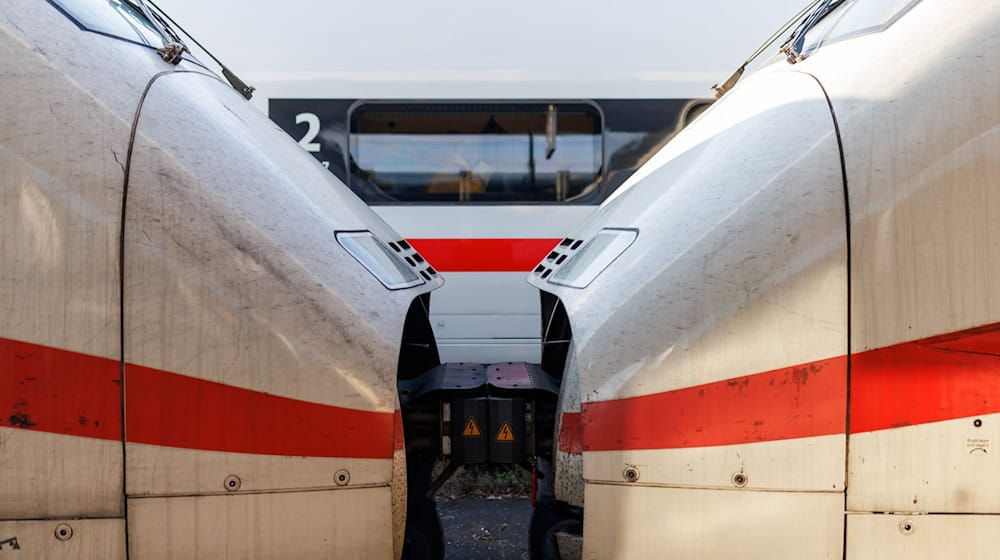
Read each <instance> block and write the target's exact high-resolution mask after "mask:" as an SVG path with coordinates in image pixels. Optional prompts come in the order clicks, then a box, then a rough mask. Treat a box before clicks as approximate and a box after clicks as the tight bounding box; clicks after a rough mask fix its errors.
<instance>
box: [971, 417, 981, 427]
mask: <svg viewBox="0 0 1000 560" xmlns="http://www.w3.org/2000/svg"><path fill="white" fill-rule="evenodd" d="M972 425H973V426H975V427H977V428H980V427H982V425H983V421H982V419H980V418H976V419H975V420H973V421H972Z"/></svg>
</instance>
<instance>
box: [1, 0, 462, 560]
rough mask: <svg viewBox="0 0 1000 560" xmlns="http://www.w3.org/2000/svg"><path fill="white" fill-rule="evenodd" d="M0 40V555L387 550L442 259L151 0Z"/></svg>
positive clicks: (11, 18)
mask: <svg viewBox="0 0 1000 560" xmlns="http://www.w3.org/2000/svg"><path fill="white" fill-rule="evenodd" d="M0 49H2V50H3V52H4V56H3V57H0V76H2V84H3V87H2V88H0V301H2V304H0V307H2V313H0V557H3V558H7V557H11V558H37V559H45V560H53V559H59V558H66V559H73V560H80V559H93V560H109V559H124V558H126V557H127V558H133V559H149V558H153V559H155V558H164V559H166V558H174V559H180V558H183V559H191V558H212V559H214V558H275V559H278V558H280V559H287V558H330V557H336V558H398V557H399V555H400V552H401V549H402V546H403V530H404V525H403V524H404V517H405V511H406V507H407V505H406V503H407V501H406V494H405V493H406V479H405V476H406V466H405V461H404V455H403V434H402V426H401V424H400V422H399V412H398V398H397V390H396V380H397V375H398V371H397V368H398V365H399V364H400V363H416V361H415V360H414V359H413V358H412V352H413V351H414V350H413V349H411V348H410V347H408V346H407V345H405V344H404V343H403V337H405V336H407V334H406V333H407V332H409V330H412V329H414V328H420V327H421V326H423V330H424V331H429V328H430V327H429V323H428V319H427V315H426V306H427V302H428V299H429V295H428V294H429V292H430V291H431V290H433V289H434V288H436V287H438V286H440V285H441V282H442V280H441V278H440V275H438V274H437V273H436V271H434V270H433V269H432V268H430V267H429V266H428V265H427V264H426V261H424V260H423V259H420V258H419V254H418V253H416V252H415V251H414V250H413V249H412V248H411V247H409V246H407V245H406V244H405V242H403V243H400V241H401V237H400V236H399V234H397V233H395V232H394V231H393V230H392V229H391V228H390V227H389V226H387V225H386V224H385V223H384V222H383V221H382V220H381V219H379V218H378V216H376V215H375V214H374V213H372V211H371V210H370V209H369V208H368V207H367V205H365V204H364V203H363V202H362V201H360V200H359V199H358V198H357V197H356V196H355V195H354V194H353V193H351V192H350V191H349V190H348V189H347V188H346V187H345V186H344V185H343V184H342V183H341V182H340V181H338V180H337V179H336V178H334V177H333V176H332V175H331V174H329V173H328V172H327V171H326V170H325V169H324V168H323V167H322V166H321V165H320V164H319V163H317V162H316V161H315V159H314V158H312V157H310V156H309V155H308V154H307V153H305V152H303V151H302V150H301V148H300V147H299V146H298V145H297V144H296V143H295V142H294V141H292V140H290V139H289V138H288V136H287V135H286V134H285V133H284V132H283V131H281V130H280V129H278V128H277V127H276V126H274V125H273V124H272V123H270V122H269V121H268V120H267V119H266V117H264V116H263V115H262V114H261V113H260V112H259V111H258V110H257V109H255V108H254V107H252V106H251V105H250V104H249V103H248V102H247V101H246V100H245V99H243V98H242V97H241V96H240V95H239V94H238V93H236V92H235V91H233V89H232V88H230V86H229V85H227V84H225V83H224V82H222V80H220V79H219V78H217V77H216V76H215V75H214V74H213V73H212V72H209V71H208V70H206V67H205V66H204V65H203V63H205V62H207V61H200V60H198V59H195V58H192V57H191V56H190V55H189V54H187V53H185V52H184V51H183V46H182V44H181V43H180V41H179V37H178V36H177V35H176V34H175V33H174V32H173V31H172V30H171V28H170V27H169V26H167V25H165V23H164V22H163V21H162V20H161V19H160V18H159V17H158V16H156V15H153V14H152V12H150V11H149V9H148V6H145V5H143V4H142V3H136V2H128V1H117V0H113V1H107V0H73V1H70V0H52V1H51V2H44V1H38V0H3V1H2V2H0ZM411 263H412V264H411ZM415 351H417V352H418V353H420V354H421V355H423V356H425V357H426V359H427V360H428V361H431V362H434V361H436V350H435V349H434V347H433V338H430V339H429V340H424V341H423V343H422V345H421V346H420V347H419V348H418V349H417V350H415ZM373 528H377V529H373Z"/></svg>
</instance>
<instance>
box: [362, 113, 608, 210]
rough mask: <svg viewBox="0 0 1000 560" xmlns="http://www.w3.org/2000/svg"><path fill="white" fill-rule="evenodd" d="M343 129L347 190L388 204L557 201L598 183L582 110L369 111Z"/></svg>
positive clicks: (596, 147)
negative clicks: (371, 193) (362, 185)
mask: <svg viewBox="0 0 1000 560" xmlns="http://www.w3.org/2000/svg"><path fill="white" fill-rule="evenodd" d="M350 126H351V131H350V143H349V150H350V162H351V167H352V173H351V180H352V182H367V183H370V184H372V185H374V187H375V188H377V189H378V190H379V191H380V192H382V193H383V194H385V195H386V196H387V197H389V198H391V199H392V200H396V201H402V202H477V201H498V202H541V201H566V200H572V199H574V198H575V197H580V196H582V195H585V194H586V193H588V192H589V190H590V189H591V188H593V187H594V186H595V185H596V184H598V183H599V181H600V178H601V172H602V161H603V153H602V124H601V118H600V114H599V113H598V111H597V110H596V109H595V108H593V107H592V106H590V105H587V104H552V105H548V104H528V103H525V104H495V103H455V104H447V103H445V104H440V103H438V104H429V103H428V104H419V103H407V104H372V105H365V106H362V107H360V108H358V109H356V110H355V111H354V112H353V113H352V116H351V125H350ZM352 186H354V187H357V186H358V185H352Z"/></svg>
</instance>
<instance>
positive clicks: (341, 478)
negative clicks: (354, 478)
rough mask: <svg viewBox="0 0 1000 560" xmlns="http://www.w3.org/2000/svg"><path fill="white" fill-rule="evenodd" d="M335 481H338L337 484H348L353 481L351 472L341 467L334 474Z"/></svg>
mask: <svg viewBox="0 0 1000 560" xmlns="http://www.w3.org/2000/svg"><path fill="white" fill-rule="evenodd" d="M333 482H334V483H336V484H337V486H347V484H348V483H349V482H351V473H349V472H347V471H345V470H344V469H340V470H339V471H337V472H336V473H335V474H334V475H333Z"/></svg>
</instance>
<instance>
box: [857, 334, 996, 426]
mask: <svg viewBox="0 0 1000 560" xmlns="http://www.w3.org/2000/svg"><path fill="white" fill-rule="evenodd" d="M852 371H853V373H852V375H851V433H858V432H871V431H875V430H886V429H890V428H900V427H904V426H912V425H917V424H928V423H930V422H940V421H943V420H956V419H959V418H967V417H970V416H978V415H982V414H995V413H1000V325H990V326H987V327H980V328H978V329H971V330H968V331H962V332H960V333H954V334H949V335H944V336H937V337H934V338H928V339H924V340H918V341H915V342H908V343H905V344H897V345H895V346H890V347H887V348H881V349H878V350H870V351H868V352H861V353H859V354H856V355H855V356H854V358H853V359H852Z"/></svg>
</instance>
